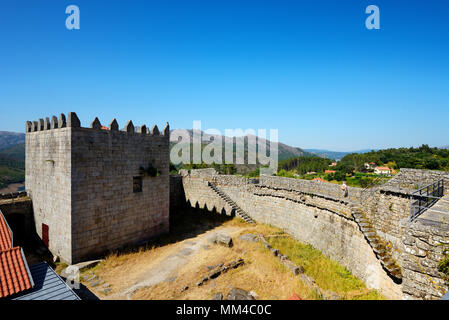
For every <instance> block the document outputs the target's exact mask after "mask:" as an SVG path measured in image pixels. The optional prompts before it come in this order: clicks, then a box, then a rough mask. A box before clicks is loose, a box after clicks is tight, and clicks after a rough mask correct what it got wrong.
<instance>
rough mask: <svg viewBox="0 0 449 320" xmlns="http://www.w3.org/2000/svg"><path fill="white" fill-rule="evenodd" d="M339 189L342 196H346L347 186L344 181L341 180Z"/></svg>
mask: <svg viewBox="0 0 449 320" xmlns="http://www.w3.org/2000/svg"><path fill="white" fill-rule="evenodd" d="M341 190H342V191H343V194H344V197H345V198H346V197H347V196H348V186H347V185H346V181H343V184H342V185H341Z"/></svg>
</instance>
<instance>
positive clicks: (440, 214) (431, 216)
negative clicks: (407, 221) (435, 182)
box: [416, 194, 449, 225]
mask: <svg viewBox="0 0 449 320" xmlns="http://www.w3.org/2000/svg"><path fill="white" fill-rule="evenodd" d="M416 220H417V221H421V222H425V223H430V224H433V225H441V224H447V225H449V194H448V195H445V196H444V197H442V198H441V199H440V200H438V201H437V202H436V203H435V204H434V205H433V206H431V207H430V208H428V209H427V210H426V211H425V212H424V213H422V214H421V215H420V216H419V217H418V218H417V219H416Z"/></svg>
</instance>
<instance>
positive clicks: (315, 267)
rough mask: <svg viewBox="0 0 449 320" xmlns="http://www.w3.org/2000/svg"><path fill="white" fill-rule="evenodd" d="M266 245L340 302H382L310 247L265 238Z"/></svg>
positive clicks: (290, 240) (341, 267) (293, 242)
mask: <svg viewBox="0 0 449 320" xmlns="http://www.w3.org/2000/svg"><path fill="white" fill-rule="evenodd" d="M267 241H269V242H270V244H271V245H272V246H273V247H274V248H276V249H279V250H280V251H281V253H282V254H284V255H287V256H288V257H289V259H290V260H291V261H293V262H294V263H295V264H297V265H301V266H303V267H304V270H305V273H306V274H307V275H309V276H311V277H312V278H314V279H315V281H316V283H317V285H318V286H319V287H320V288H322V289H325V290H331V291H333V292H336V293H337V294H338V295H340V297H342V298H343V299H357V300H373V299H374V300H378V299H384V297H382V295H380V294H379V293H378V292H377V291H376V290H368V289H367V288H366V286H365V284H364V283H363V282H362V281H361V280H359V279H358V278H356V277H355V276H353V275H352V274H351V273H350V272H349V271H348V270H347V269H346V268H344V267H343V266H341V265H340V264H338V263H337V262H336V261H333V260H331V259H329V258H328V257H326V256H325V255H323V254H322V253H321V252H320V251H319V250H317V249H315V248H313V247H312V246H311V245H306V244H302V243H300V242H298V241H296V240H295V239H293V238H292V237H290V236H282V237H268V238H267Z"/></svg>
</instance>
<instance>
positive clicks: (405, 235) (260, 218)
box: [183, 171, 449, 299]
mask: <svg viewBox="0 0 449 320" xmlns="http://www.w3.org/2000/svg"><path fill="white" fill-rule="evenodd" d="M192 173H193V174H192ZM208 181H212V182H214V183H215V184H216V185H217V186H218V187H219V188H220V190H222V191H223V192H225V193H226V194H227V195H228V196H229V197H230V198H231V199H232V200H233V201H234V202H235V203H236V204H237V205H238V206H240V207H241V208H242V209H243V210H244V211H246V212H247V213H248V214H249V215H250V216H251V218H253V219H254V220H256V221H257V222H261V223H267V224H271V225H274V226H276V227H279V228H282V229H283V230H285V231H286V232H287V233H289V234H290V235H292V236H293V237H295V238H296V239H297V240H299V241H301V242H303V243H308V244H311V245H312V246H314V247H315V248H317V249H319V250H320V251H321V252H323V253H324V254H326V255H327V256H329V257H330V258H332V259H334V260H335V261H337V262H339V263H340V264H341V265H343V266H345V267H346V268H347V269H348V270H349V271H351V272H352V273H353V274H354V275H355V276H357V277H358V278H359V279H361V280H363V281H364V282H365V283H366V285H367V286H368V287H370V288H376V289H378V290H379V291H380V292H382V293H383V294H384V295H385V296H386V297H388V298H390V299H439V298H441V296H442V295H443V294H444V293H445V292H446V291H447V290H448V289H449V287H448V283H447V281H446V280H444V275H443V274H442V273H441V272H439V271H438V262H439V261H440V260H441V258H442V257H443V254H442V251H443V249H444V245H446V246H448V245H449V227H448V226H447V225H425V224H424V222H421V221H420V220H419V219H417V221H416V222H413V223H410V222H409V221H408V215H409V191H407V190H406V189H397V188H394V187H392V186H391V185H385V186H382V187H380V188H378V189H377V191H376V192H374V193H373V194H372V195H371V197H369V198H365V200H366V202H364V203H363V206H362V209H363V212H364V213H365V214H366V216H367V217H368V219H369V221H370V222H371V224H372V226H373V227H374V229H375V230H376V232H377V234H378V235H379V236H380V238H381V239H382V240H383V241H384V242H385V243H386V244H387V246H389V247H391V252H392V256H393V258H394V259H395V260H396V262H397V263H398V264H399V265H400V267H401V269H402V277H403V281H402V283H401V284H396V283H394V282H393V280H392V279H391V278H390V277H389V276H388V275H387V273H386V272H385V270H384V269H383V268H382V266H381V264H380V262H379V260H378V259H377V258H376V256H375V254H374V252H373V249H372V248H371V247H370V245H369V244H368V242H367V241H366V239H365V238H364V236H363V233H362V232H361V231H360V230H359V227H358V225H357V224H356V222H355V221H354V220H353V218H352V215H351V209H350V208H349V206H350V205H351V204H352V203H356V204H357V203H360V199H359V198H358V197H359V196H360V193H359V191H358V190H357V188H352V189H353V190H350V195H351V193H352V195H353V197H352V198H351V197H348V198H349V199H348V198H344V197H342V196H341V192H340V190H339V186H338V185H337V186H334V185H331V184H320V183H319V182H311V181H304V180H299V179H291V178H281V177H269V176H261V178H260V181H259V182H258V183H254V182H252V181H251V180H250V179H245V178H241V177H237V176H227V175H217V174H216V172H212V174H211V173H210V172H209V173H208V172H205V171H202V172H200V173H198V172H194V171H192V172H191V174H190V175H187V174H186V176H185V177H184V178H183V185H184V188H185V197H186V199H187V200H188V201H190V203H191V205H192V206H195V205H196V203H198V204H199V205H200V206H201V207H207V208H208V209H211V208H213V207H216V208H218V209H221V208H224V207H226V203H225V202H224V201H223V200H222V199H221V197H219V196H218V195H217V194H216V193H215V192H214V191H213V190H212V189H211V188H210V187H209V186H208ZM351 191H352V192H351Z"/></svg>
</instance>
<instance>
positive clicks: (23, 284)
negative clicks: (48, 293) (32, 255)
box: [0, 211, 33, 298]
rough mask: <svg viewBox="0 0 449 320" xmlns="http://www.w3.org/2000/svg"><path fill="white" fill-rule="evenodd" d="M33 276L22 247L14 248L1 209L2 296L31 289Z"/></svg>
mask: <svg viewBox="0 0 449 320" xmlns="http://www.w3.org/2000/svg"><path fill="white" fill-rule="evenodd" d="M32 286H33V278H32V277H31V274H30V271H29V270H28V264H27V262H26V259H25V257H24V255H23V251H22V248H20V247H15V248H12V234H11V230H10V229H9V226H8V223H7V222H6V219H5V217H4V216H3V214H2V213H1V211H0V298H4V297H7V296H10V295H13V294H16V293H19V292H21V291H24V290H28V289H31V287H32Z"/></svg>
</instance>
